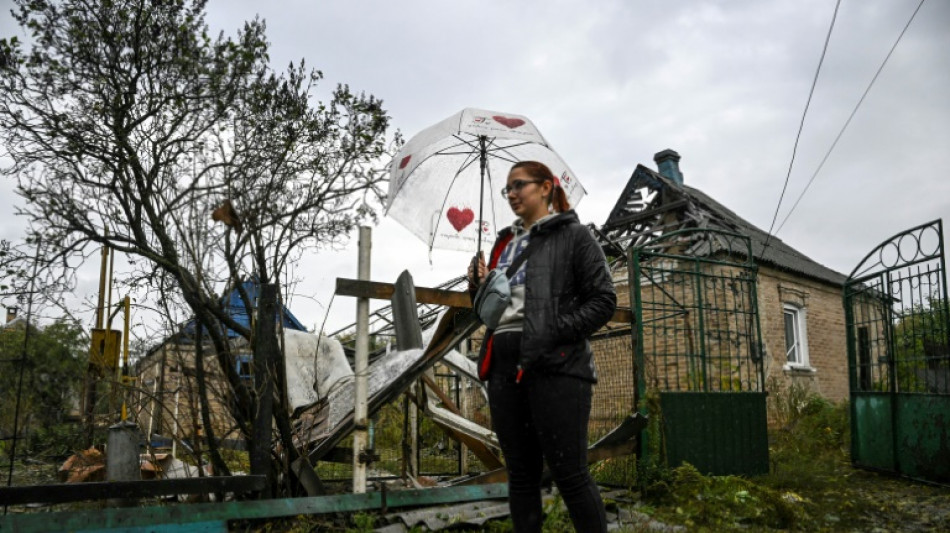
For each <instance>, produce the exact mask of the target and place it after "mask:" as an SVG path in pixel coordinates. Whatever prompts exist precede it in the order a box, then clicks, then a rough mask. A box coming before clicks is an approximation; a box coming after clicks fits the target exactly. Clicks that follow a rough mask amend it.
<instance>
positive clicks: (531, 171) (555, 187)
mask: <svg viewBox="0 0 950 533" xmlns="http://www.w3.org/2000/svg"><path fill="white" fill-rule="evenodd" d="M516 168H520V169H522V170H524V171H525V172H526V173H527V174H528V175H529V176H531V177H532V178H534V179H538V180H544V181H550V182H551V185H552V187H551V199H550V201H549V202H548V203H549V205H550V206H551V207H552V208H553V209H554V212H555V213H563V212H564V211H568V210H570V208H571V203H570V202H568V201H567V193H565V192H564V189H563V188H562V187H561V180H559V179H557V176H555V175H554V173H553V172H551V169H550V168H548V166H547V165H545V164H544V163H541V162H539V161H519V162H517V163H515V164H514V165H512V166H511V170H514V169H516Z"/></svg>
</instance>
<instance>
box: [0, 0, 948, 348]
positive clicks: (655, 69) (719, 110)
mask: <svg viewBox="0 0 950 533" xmlns="http://www.w3.org/2000/svg"><path fill="white" fill-rule="evenodd" d="M917 4H918V0H873V1H856V0H845V1H843V2H842V5H841V8H840V11H839V13H838V18H837V22H836V24H835V28H834V32H833V34H832V36H831V41H830V43H829V47H828V51H827V56H826V58H825V62H824V65H823V66H822V70H821V74H820V76H819V79H818V84H817V87H816V89H815V93H814V97H813V100H812V103H811V108H810V110H809V113H808V116H807V118H806V120H805V126H804V131H803V133H802V136H801V141H800V144H799V147H798V153H797V157H796V160H795V165H794V168H793V171H792V174H791V180H790V182H789V186H788V192H787V193H786V197H785V200H784V202H783V204H782V209H781V211H780V214H779V222H781V221H782V220H783V219H784V218H785V216H786V214H787V213H788V210H789V209H790V208H791V206H792V204H793V203H794V202H795V200H796V199H797V198H798V196H799V194H800V193H801V192H802V190H803V189H804V187H805V185H806V183H807V182H808V180H809V179H810V178H811V177H812V175H813V173H814V172H815V169H816V168H817V166H818V164H819V163H820V161H821V159H822V158H823V157H824V156H825V153H826V152H827V151H828V149H829V148H830V146H831V144H832V142H833V141H834V139H835V137H836V136H837V134H838V132H839V130H840V129H841V127H842V126H843V125H844V123H845V121H846V120H847V118H848V116H849V115H850V113H851V111H852V109H853V108H854V106H855V105H856V103H857V102H858V100H859V98H860V97H861V95H862V93H863V92H864V90H865V88H866V87H867V85H868V83H869V82H870V81H871V79H872V77H873V76H874V74H875V72H876V71H877V69H878V68H879V67H880V65H881V62H882V61H883V60H884V58H885V56H886V55H887V53H888V51H889V50H890V48H891V46H892V45H893V44H894V42H895V40H896V39H897V36H898V35H899V34H900V31H901V29H902V28H903V27H904V25H905V24H906V23H907V20H908V19H909V18H910V16H911V14H912V13H913V12H914V10H915V9H916V7H917ZM0 5H3V6H5V7H4V8H3V14H2V15H0V35H3V36H9V35H11V34H13V33H16V32H18V31H19V30H18V29H17V28H15V27H13V26H12V21H11V19H10V17H9V15H8V12H9V6H10V5H11V2H10V1H9V0H0ZM834 8H835V2H834V1H831V0H822V1H818V0H788V1H784V0H783V1H767V2H764V1H760V0H747V1H722V2H699V1H695V2H687V1H683V2H668V1H659V0H656V1H636V2H634V1H629V0H610V1H608V0H601V1H586V2H582V1H578V0H571V1H568V0H564V1H556V0H555V1H551V0H547V1H544V2H541V1H523V2H510V1H500V0H498V1H495V0H488V1H486V0H483V1H480V2H448V1H435V0H432V1H408V0H402V1H399V2H392V1H368V0H352V1H346V2H343V1H340V2H314V1H306V2H305V1H281V0H272V1H270V2H260V1H250V0H246V1H245V0H228V1H224V0H212V1H211V2H210V5H209V14H208V22H209V23H210V24H211V26H212V28H213V29H215V30H223V31H225V32H226V33H231V34H233V32H234V30H235V29H236V28H238V27H239V26H240V25H241V23H242V22H243V21H244V20H248V19H251V18H253V17H254V16H260V17H261V18H263V19H265V20H266V22H267V30H268V31H267V34H268V37H269V39H270V41H271V43H272V46H271V51H270V54H271V59H272V62H273V64H274V66H275V68H277V69H279V70H283V69H285V68H286V65H287V64H288V63H289V62H290V61H298V60H300V59H301V58H303V59H305V60H306V61H307V63H308V64H309V65H310V66H313V67H315V68H318V69H320V70H322V71H323V72H324V74H325V77H326V79H325V82H324V84H323V85H322V88H321V91H320V96H325V95H326V94H327V93H328V91H329V90H330V89H331V88H332V87H333V86H335V85H336V84H337V83H347V84H349V85H350V87H351V88H353V89H355V90H358V91H366V92H367V93H372V94H374V95H375V96H377V97H379V98H381V99H382V100H383V102H384V107H385V108H386V109H387V111H388V112H389V113H390V115H391V116H392V124H393V126H394V128H398V129H399V130H401V131H402V133H403V134H404V135H405V136H406V137H407V138H409V137H411V136H412V135H414V134H415V133H417V132H418V131H420V130H421V129H423V128H425V127H426V126H428V125H430V124H433V123H435V122H438V121H440V120H442V119H444V118H446V117H448V116H449V115H452V114H453V113H455V112H457V111H459V110H461V109H462V108H465V107H478V108H485V109H489V110H493V111H501V112H510V113H517V114H522V115H525V116H527V117H529V118H530V119H531V120H532V121H533V122H534V124H535V125H536V126H537V127H538V128H539V129H540V131H541V132H542V134H544V135H545V137H547V139H548V140H549V141H550V142H551V143H552V145H553V146H554V148H555V149H556V150H557V151H558V152H559V153H560V154H561V156H562V157H563V159H564V160H565V161H566V162H567V163H568V165H570V166H571V168H572V169H573V170H574V172H575V173H576V175H577V176H578V179H579V180H580V181H581V182H582V183H583V184H584V186H585V188H586V189H587V191H588V196H587V197H586V198H585V199H584V200H583V201H582V202H581V203H580V204H579V205H578V209H577V211H578V214H579V215H580V218H581V221H582V222H585V223H586V222H594V223H597V224H601V223H603V222H604V221H605V220H606V217H607V214H608V212H609V211H610V209H611V208H612V207H613V205H614V203H615V201H616V200H617V197H618V195H619V194H620V192H621V190H622V189H623V186H624V184H625V183H626V182H627V179H628V178H629V177H630V175H631V173H632V172H633V170H634V168H635V167H636V165H637V164H644V165H646V166H649V167H651V168H655V164H654V163H653V155H654V154H655V153H656V152H659V151H661V150H663V149H666V148H672V149H674V150H676V151H678V152H679V153H680V155H681V156H682V160H681V161H680V167H681V170H682V171H683V173H684V176H685V182H686V183H687V184H688V185H691V186H693V187H697V188H699V189H701V190H703V191H704V192H706V193H707V194H709V195H710V196H712V197H714V198H715V199H717V200H718V201H720V202H721V203H723V204H724V205H726V206H727V207H729V208H730V209H732V210H733V211H735V212H736V213H737V214H738V215H740V216H742V217H743V218H745V219H747V220H749V221H750V222H752V223H753V224H755V225H757V226H759V227H761V228H763V229H765V230H767V229H768V228H769V226H770V225H771V222H772V217H773V215H774V213H775V209H776V205H777V203H778V200H779V195H780V193H781V191H782V185H783V182H784V180H785V176H786V173H787V171H788V166H789V162H790V160H791V157H792V149H793V146H794V142H795V136H796V133H797V131H798V127H799V123H800V121H801V118H802V112H803V109H804V106H805V103H806V100H807V96H808V91H809V88H810V86H811V83H812V79H813V77H814V74H815V70H816V68H817V66H818V60H819V58H820V56H821V51H822V45H823V43H824V40H825V37H826V34H827V31H828V27H829V24H830V22H831V18H832V14H833V12H834ZM948 29H950V2H946V1H944V0H930V1H928V2H925V3H924V5H923V7H922V8H921V10H920V12H919V14H918V15H917V17H916V19H915V20H914V21H913V23H912V24H911V26H910V28H909V29H908V31H907V33H906V34H905V36H904V37H903V39H902V40H901V42H900V44H899V45H898V46H897V48H896V50H895V51H894V54H893V55H892V56H891V58H890V60H889V62H888V63H887V66H886V67H885V68H884V71H883V72H882V73H881V75H880V77H879V78H878V80H877V82H876V83H875V85H874V86H873V88H872V89H871V91H870V93H869V94H868V96H867V98H866V100H865V101H864V103H863V104H862V106H861V108H860V109H859V110H858V112H857V114H856V116H855V118H854V120H853V121H852V123H851V125H850V127H849V129H848V131H847V132H846V133H845V134H844V136H843V137H842V139H841V141H840V142H839V143H838V145H837V147H836V148H835V150H834V152H832V154H831V156H830V158H829V159H828V161H827V163H826V164H825V166H824V168H823V169H822V170H821V172H820V173H819V174H818V176H817V178H816V179H815V181H814V183H813V184H812V186H811V187H810V189H809V190H808V192H807V193H806V194H805V196H804V197H803V198H802V200H801V202H800V204H799V205H798V207H797V208H796V210H795V212H794V213H793V214H792V216H791V218H790V219H789V220H788V222H787V223H786V224H785V226H784V227H783V228H782V229H781V231H780V232H779V233H778V237H779V238H781V239H782V240H783V241H785V242H786V243H788V244H790V245H791V246H793V247H795V248H797V249H798V250H800V251H801V252H803V253H805V254H806V255H809V256H811V257H812V258H813V259H814V260H816V261H818V262H819V263H822V264H825V265H827V266H829V267H831V268H833V269H835V270H837V271H839V272H842V273H844V274H847V273H849V272H850V271H851V270H852V269H853V268H854V267H855V266H856V265H857V263H858V262H859V261H860V260H861V259H862V258H863V257H864V255H865V254H867V253H868V252H869V251H870V250H871V249H872V248H873V247H874V246H876V245H877V244H878V243H880V242H881V241H883V240H885V239H886V238H888V237H890V236H891V235H893V234H895V233H898V232H900V231H902V230H904V229H906V228H909V227H911V226H914V225H917V224H921V223H924V222H928V221H931V220H933V219H936V218H941V217H946V216H947V215H948V214H950V179H948V178H950V172H948V169H950V31H948ZM17 201H19V200H18V199H17V198H16V197H15V195H14V193H13V188H12V184H11V183H9V182H8V181H7V182H4V183H2V184H0V208H2V209H3V212H9V211H11V209H12V204H14V203H15V202H17ZM2 224H3V226H2V229H0V237H2V238H6V239H8V240H17V239H20V238H22V227H23V224H22V223H21V222H18V221H11V220H9V218H6V217H5V218H4V219H3V222H2ZM373 245H374V247H373V253H372V267H371V268H372V278H373V279H374V280H376V281H386V282H391V281H394V280H395V278H396V276H397V275H398V274H399V272H401V271H402V270H404V269H408V270H409V271H410V272H411V273H412V275H413V277H414V279H415V282H416V285H417V286H432V285H435V284H438V283H440V282H442V281H445V280H447V279H449V278H451V277H453V276H455V275H459V274H461V273H462V272H463V270H464V268H465V264H466V260H467V257H466V255H465V254H462V253H456V252H438V251H436V252H434V253H433V254H432V255H431V257H430V254H429V252H428V250H427V247H426V246H425V245H424V244H423V243H422V241H421V240H419V239H417V238H415V237H413V236H412V235H410V234H409V233H408V232H407V231H406V230H404V229H403V228H402V227H401V226H399V225H398V224H397V223H395V222H393V221H391V220H387V219H385V218H384V219H382V222H381V224H380V225H379V226H378V227H375V228H374V232H373ZM356 259H357V252H356V238H355V233H354V239H353V241H352V245H351V246H350V247H349V248H348V249H345V250H342V251H338V252H328V251H314V253H313V254H311V255H309V256H308V257H307V258H306V260H305V261H304V262H303V263H302V264H301V265H300V266H299V270H298V272H297V274H298V275H300V276H302V277H303V278H304V279H305V281H304V283H302V284H301V285H300V286H298V287H297V293H298V295H297V296H296V297H295V298H294V299H293V300H292V302H291V305H290V307H291V310H292V311H293V312H294V313H295V314H296V315H297V317H298V318H299V319H300V320H301V321H302V322H303V323H304V324H305V325H307V326H311V327H312V326H315V325H316V326H319V324H320V323H321V322H322V321H323V318H324V315H325V314H326V313H327V306H328V304H329V303H330V298H331V296H332V293H333V285H334V282H335V279H336V278H337V277H351V278H352V277H356V272H357V262H356ZM96 275H97V274H96V272H95V269H92V270H91V272H90V275H89V276H85V277H84V279H83V282H82V284H81V287H80V291H83V290H86V289H88V288H90V287H92V288H94V287H95V283H96V281H95V276H96ZM4 303H5V304H6V303H8V302H4ZM379 305H381V303H374V304H373V308H374V309H375V308H376V307H377V306H379ZM354 318H355V302H354V301H353V299H352V298H347V297H337V298H336V299H335V300H334V301H333V304H332V308H331V309H330V313H329V320H328V322H327V330H328V331H332V330H335V329H338V328H340V327H343V326H346V325H348V324H350V323H352V322H353V321H354ZM91 320H92V319H91V316H90V318H89V323H90V324H91Z"/></svg>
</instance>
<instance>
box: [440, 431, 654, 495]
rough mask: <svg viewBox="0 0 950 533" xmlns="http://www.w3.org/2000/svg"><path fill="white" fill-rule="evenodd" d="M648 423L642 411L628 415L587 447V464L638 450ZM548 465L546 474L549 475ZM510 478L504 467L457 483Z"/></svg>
mask: <svg viewBox="0 0 950 533" xmlns="http://www.w3.org/2000/svg"><path fill="white" fill-rule="evenodd" d="M646 424H647V419H646V416H644V415H643V414H641V413H633V414H631V415H628V416H627V418H625V419H624V420H623V422H621V423H620V424H619V425H618V426H617V427H615V428H614V429H612V430H611V431H610V432H609V433H607V434H606V435H604V436H603V437H602V438H601V439H600V440H598V441H597V442H595V443H594V444H592V445H591V446H590V447H589V448H587V464H589V465H590V464H593V463H596V462H598V461H603V460H604V459H611V458H613V457H623V456H624V455H631V454H634V453H636V451H637V441H638V439H639V436H640V431H642V430H643V429H644V428H645V427H646ZM549 475H550V471H549V470H548V468H547V466H545V468H544V476H549ZM507 480H508V473H507V472H506V471H505V469H504V468H499V469H497V470H492V471H490V472H485V473H483V474H480V475H477V476H473V477H470V478H465V479H463V480H460V481H458V482H457V483H456V485H458V486H467V485H476V486H477V485H482V484H485V483H501V482H503V481H507Z"/></svg>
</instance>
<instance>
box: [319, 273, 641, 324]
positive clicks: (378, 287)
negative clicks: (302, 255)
mask: <svg viewBox="0 0 950 533" xmlns="http://www.w3.org/2000/svg"><path fill="white" fill-rule="evenodd" d="M415 289H416V302H417V303H420V304H435V305H445V306H448V307H458V308H462V309H465V308H468V309H470V308H471V307H472V299H471V297H470V296H469V294H468V292H464V291H447V290H443V289H431V288H428V287H416V288H415ZM395 290H396V288H395V285H393V284H392V283H382V282H379V281H360V280H358V279H347V278H336V294H339V295H340V296H355V297H358V298H374V299H377V300H389V299H391V298H392V296H393V293H394V292H395ZM633 320H634V316H633V311H631V310H630V309H629V308H626V307H618V308H617V310H616V311H614V316H613V317H612V318H611V319H610V321H611V322H624V323H627V324H630V323H633Z"/></svg>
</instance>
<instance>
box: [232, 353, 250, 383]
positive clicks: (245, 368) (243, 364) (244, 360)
mask: <svg viewBox="0 0 950 533" xmlns="http://www.w3.org/2000/svg"><path fill="white" fill-rule="evenodd" d="M235 366H236V368H235V370H237V375H238V377H239V378H241V379H251V377H253V376H252V373H251V356H250V355H246V354H241V355H238V356H237V365H235Z"/></svg>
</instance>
